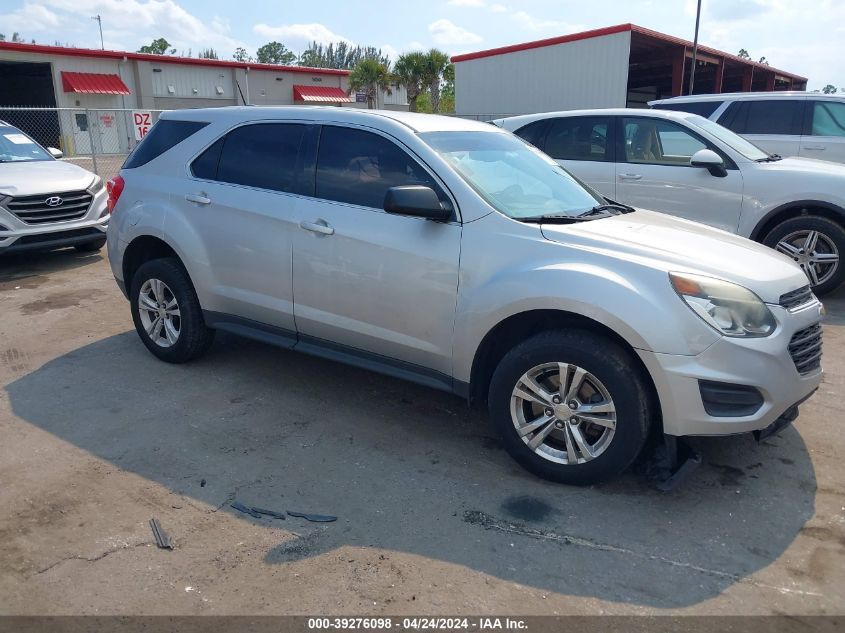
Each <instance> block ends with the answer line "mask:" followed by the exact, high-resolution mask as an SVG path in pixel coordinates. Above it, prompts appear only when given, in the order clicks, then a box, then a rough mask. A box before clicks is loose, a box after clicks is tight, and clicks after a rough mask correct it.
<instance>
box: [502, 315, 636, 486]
mask: <svg viewBox="0 0 845 633" xmlns="http://www.w3.org/2000/svg"><path fill="white" fill-rule="evenodd" d="M649 393H650V392H649V389H648V386H647V382H646V380H645V379H644V377H643V375H642V370H641V369H640V367H639V366H638V365H637V364H636V363H635V362H634V360H633V358H632V357H631V356H630V354H629V353H628V352H627V351H626V350H624V349H623V348H622V347H620V346H619V345H618V344H617V343H616V342H614V341H612V340H610V339H609V338H606V337H604V336H600V335H596V334H593V333H592V332H589V331H586V330H556V331H549V332H543V333H541V334H537V335H536V336H533V337H531V338H529V339H527V340H525V341H523V342H522V343H520V344H519V345H517V346H516V347H514V348H513V349H512V350H511V351H510V352H508V353H507V354H506V355H505V356H504V358H502V360H501V362H500V363H499V365H498V367H497V368H496V370H495V372H494V373H493V378H492V380H491V383H490V392H489V395H488V406H489V413H490V418H491V420H492V422H493V424H494V426H495V427H496V429H497V430H498V432H499V434H500V435H501V437H502V441H503V444H504V446H505V448H506V450H507V451H508V453H510V455H511V456H512V457H513V458H514V459H515V460H516V461H517V462H518V463H519V464H521V465H522V466H523V467H524V468H525V469H527V470H528V471H530V472H532V473H533V474H535V475H537V476H539V477H542V478H544V479H549V480H552V481H556V482H560V483H566V484H575V485H589V484H594V483H598V482H601V481H605V480H608V479H611V478H613V477H615V476H616V475H618V474H620V473H621V472H623V471H624V470H625V469H626V468H628V467H629V466H630V465H631V464H632V463H633V461H634V460H635V459H636V457H637V456H638V455H639V453H640V451H641V450H642V447H643V445H644V444H645V441H646V439H647V437H648V434H649V430H650V426H651V416H652V411H651V398H650V395H649Z"/></svg>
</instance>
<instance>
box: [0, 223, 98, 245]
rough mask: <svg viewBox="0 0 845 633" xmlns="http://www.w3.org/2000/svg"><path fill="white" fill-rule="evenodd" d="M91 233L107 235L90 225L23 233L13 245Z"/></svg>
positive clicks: (56, 239)
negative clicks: (66, 229) (84, 227)
mask: <svg viewBox="0 0 845 633" xmlns="http://www.w3.org/2000/svg"><path fill="white" fill-rule="evenodd" d="M89 235H105V233H103V232H102V231H100V230H98V229H95V228H94V227H90V228H87V229H74V230H73V231H56V232H54V233H41V234H40V235H22V236H21V237H19V238H18V239H16V240H15V241H14V242H12V246H23V245H24V244H49V243H50V242H58V241H61V240H67V239H71V238H76V237H87V236H89Z"/></svg>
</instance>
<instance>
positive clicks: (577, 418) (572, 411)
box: [510, 363, 616, 464]
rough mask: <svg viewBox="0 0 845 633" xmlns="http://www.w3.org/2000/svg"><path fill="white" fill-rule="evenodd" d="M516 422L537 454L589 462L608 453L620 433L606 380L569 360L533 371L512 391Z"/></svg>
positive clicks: (559, 460)
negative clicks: (603, 382) (617, 430)
mask: <svg viewBox="0 0 845 633" xmlns="http://www.w3.org/2000/svg"><path fill="white" fill-rule="evenodd" d="M510 411H511V420H512V421H513V425H514V427H515V428H516V431H517V433H518V434H519V436H520V437H521V438H522V441H523V442H525V444H526V445H527V446H528V448H530V449H531V450H532V451H534V452H535V453H536V454H537V455H539V456H541V457H543V458H545V459H548V460H549V461H552V462H556V463H559V464H583V463H585V462H588V461H590V460H593V459H595V458H596V457H598V456H599V455H601V454H602V453H604V452H605V451H606V450H607V448H608V446H610V443H611V442H612V441H613V436H614V434H615V432H616V406H615V405H614V404H613V399H612V398H611V397H610V394H609V393H608V391H607V388H606V387H605V386H604V385H603V384H602V382H601V381H600V380H599V379H598V378H596V377H595V376H594V375H593V374H591V373H590V372H588V371H587V370H585V369H583V368H581V367H578V366H577V365H572V364H568V363H545V364H543V365H538V366H536V367H533V368H532V369H529V370H528V371H527V372H525V373H524V374H523V375H522V377H521V378H520V379H519V380H518V381H517V383H516V386H515V387H514V389H513V392H512V393H511V403H510Z"/></svg>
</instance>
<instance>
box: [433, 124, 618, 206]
mask: <svg viewBox="0 0 845 633" xmlns="http://www.w3.org/2000/svg"><path fill="white" fill-rule="evenodd" d="M420 138H421V139H422V140H423V141H424V142H425V143H427V144H428V145H429V146H431V147H432V148H434V150H435V151H437V152H438V153H439V154H440V155H441V156H442V157H443V158H444V159H445V160H446V161H447V162H448V163H449V164H450V165H451V166H452V167H453V168H454V169H455V171H457V172H458V174H460V176H461V177H462V178H463V179H464V180H465V181H466V182H467V183H468V184H469V185H470V186H471V187H472V188H473V189H475V190H476V191H477V192H478V193H479V195H481V197H483V198H484V199H485V200H486V201H487V202H488V203H489V204H490V205H491V206H493V207H494V208H495V209H496V210H498V211H500V212H501V213H504V214H505V215H507V216H509V217H511V218H513V219H515V220H519V219H521V218H536V217H537V216H545V215H551V216H566V217H576V216H579V215H583V214H584V213H586V212H588V211H590V209H593V208H594V207H596V206H597V205H602V204H605V203H606V201H605V200H604V199H602V198H601V197H600V196H599V195H598V194H595V193H592V192H590V191H589V190H588V189H586V188H584V187H583V186H582V185H581V184H580V183H579V182H578V181H577V180H575V178H573V177H572V176H571V175H569V174H568V173H567V172H566V171H564V170H563V169H562V168H561V167H560V166H559V165H558V164H557V163H555V162H554V161H553V160H552V159H551V158H549V157H548V156H546V155H545V154H543V153H542V152H540V151H539V150H537V149H535V148H534V147H531V146H530V145H528V144H527V143H525V142H524V141H522V140H521V139H519V138H518V137H516V136H513V135H511V134H502V133H501V132H492V131H491V132H482V131H478V132H426V133H423V134H420Z"/></svg>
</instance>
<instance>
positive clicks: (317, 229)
mask: <svg viewBox="0 0 845 633" xmlns="http://www.w3.org/2000/svg"><path fill="white" fill-rule="evenodd" d="M299 228H302V229H305V230H306V231H311V232H312V233H319V234H320V235H334V227H332V226H329V223H328V222H326V221H325V220H317V221H316V222H306V221H305V220H303V221H302V222H300V223H299Z"/></svg>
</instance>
